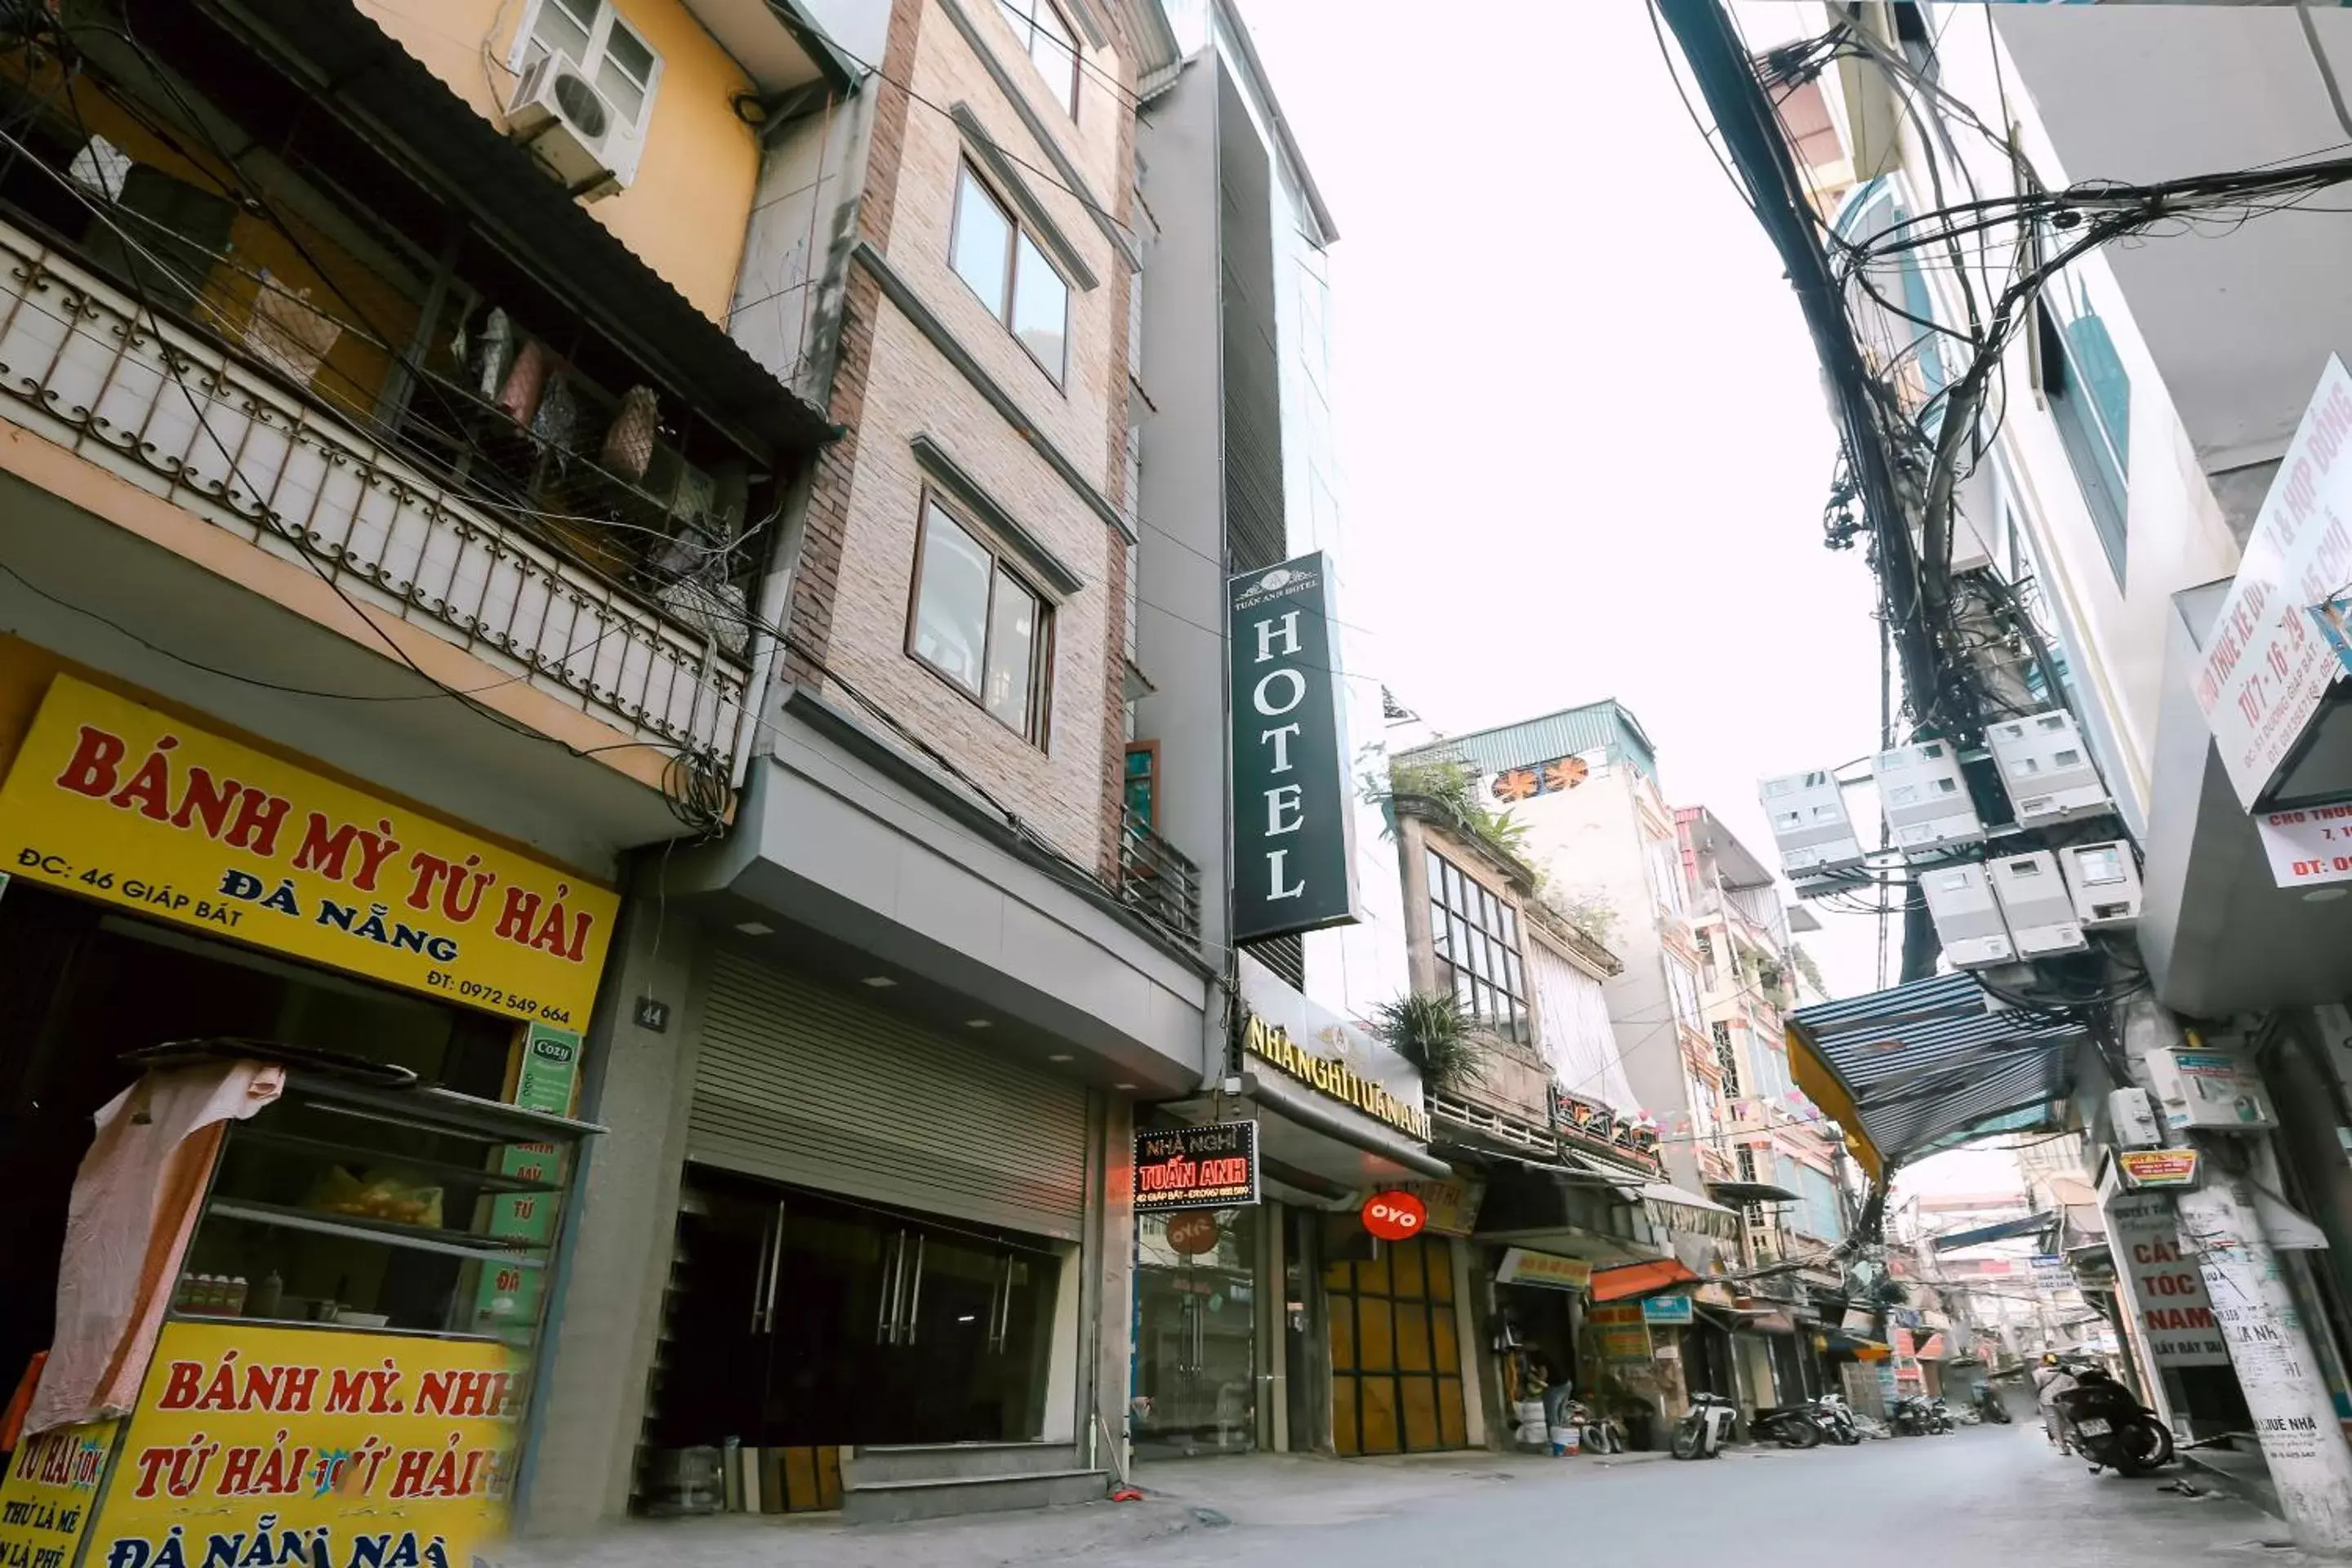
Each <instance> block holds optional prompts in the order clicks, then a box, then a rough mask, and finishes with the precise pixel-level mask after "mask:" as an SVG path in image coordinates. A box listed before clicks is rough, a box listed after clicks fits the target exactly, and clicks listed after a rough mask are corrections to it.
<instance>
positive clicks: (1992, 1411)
mask: <svg viewBox="0 0 2352 1568" xmlns="http://www.w3.org/2000/svg"><path fill="white" fill-rule="evenodd" d="M1976 1406H1977V1414H1978V1415H1980V1416H1982V1417H1984V1419H1986V1420H1987V1421H1990V1422H1991V1423H1992V1424H1993V1425H1994V1426H2008V1425H2009V1424H2010V1421H2011V1415H2010V1414H2009V1406H2008V1405H2006V1404H2004V1403H2002V1401H2001V1397H2000V1390H1999V1389H1997V1388H1995V1387H1993V1385H1992V1384H1990V1383H1980V1384H1977V1397H1976Z"/></svg>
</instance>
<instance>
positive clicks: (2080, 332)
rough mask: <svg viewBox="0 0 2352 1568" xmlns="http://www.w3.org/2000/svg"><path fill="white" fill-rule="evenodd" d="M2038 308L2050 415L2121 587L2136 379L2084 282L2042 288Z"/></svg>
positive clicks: (2036, 325) (2036, 321)
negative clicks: (2071, 286) (2071, 291)
mask: <svg viewBox="0 0 2352 1568" xmlns="http://www.w3.org/2000/svg"><path fill="white" fill-rule="evenodd" d="M2033 311H2034V328H2035V334H2036V336H2037V338H2038V339H2039V341H2040V343H2041V347H2042V394H2043V395H2044V396H2045V397H2047V398H2048V399H2049V403H2050V418H2051V421H2052V423H2053V424H2055V425H2056V426H2058V437H2059V441H2060V444H2061V445H2063V447H2065V448H2066V461H2067V463H2068V464H2069V465H2070V466H2071V467H2072V468H2074V481H2075V483H2076V484H2077V485H2078V486H2080V487H2081V489H2082V491H2083V504H2084V506H2085V507H2086V508H2087V509H2089V510H2090V513H2091V523H2092V526H2093V528H2094V529H2095V531H2097V533H2098V536H2099V545H2100V547H2101V548H2102V549H2104V550H2105V552H2106V554H2107V565H2108V567H2109V569H2110V570H2112V571H2113V572H2114V573H2115V574H2116V586H2117V587H2118V588H2120V587H2122V586H2123V584H2124V568H2125V563H2126V555H2127V554H2128V549H2127V545H2128V537H2127V535H2128V530H2129V523H2130V516H2131V512H2130V506H2131V380H2130V377H2129V376H2128V375H2127V374H2126V373H2125V370H2124V365H2123V361H2122V359H2121V358H2120V357H2118V356H2117V354H2116V345H2115V340H2114V338H2112V337H2110V336H2109V335H2108V332H2107V325H2106V323H2105V321H2101V320H2100V319H2099V313H2098V312H2097V311H2096V310H2092V309H2091V303H2090V299H2089V297H2088V296H2087V295H2085V294H2084V293H2083V292H2082V287H2081V285H2080V284H2079V283H2078V284H2076V285H2075V287H2074V295H2073V298H2071V299H2069V298H2068V297H2067V290H2066V289H2063V288H2059V289H2052V290H2049V291H2047V292H2045V293H2044V295H2043V296H2042V299H2041V300H2037V301H2036V302H2035V304H2034V307H2033Z"/></svg>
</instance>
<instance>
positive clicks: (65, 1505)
mask: <svg viewBox="0 0 2352 1568" xmlns="http://www.w3.org/2000/svg"><path fill="white" fill-rule="evenodd" d="M119 1430H121V1423H120V1422H117V1421H98V1422H93V1423H92V1424H90V1425H89V1426H60V1427H58V1429H57V1430H56V1431H54V1432H44V1433H42V1434H41V1435H40V1436H37V1437H27V1438H26V1439H25V1440H24V1441H23V1442H22V1443H21V1444H19V1445H17V1447H16V1452H15V1453H13V1454H11V1455H9V1456H8V1468H7V1469H6V1470H5V1472H0V1568H68V1564H70V1563H72V1562H73V1560H74V1552H75V1549H76V1548H77V1547H79V1545H80V1544H81V1540H82V1537H83V1536H84V1535H87V1534H88V1533H89V1521H90V1516H91V1514H92V1513H93V1512H94V1511H96V1509H97V1506H98V1493H99V1488H100V1486H101V1485H103V1484H104V1483H105V1480H106V1461H107V1459H108V1458H110V1457H111V1456H112V1454H113V1453H114V1437H115V1434H116V1433H117V1432H118V1431H119Z"/></svg>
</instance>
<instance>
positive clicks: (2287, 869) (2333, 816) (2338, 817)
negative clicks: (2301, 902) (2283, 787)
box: [2254, 802, 2352, 888]
mask: <svg viewBox="0 0 2352 1568" xmlns="http://www.w3.org/2000/svg"><path fill="white" fill-rule="evenodd" d="M2254 831H2255V832H2256V833H2257V834H2258V835H2260V836H2261V837H2262V841H2263V856H2264V857H2265V858H2267V859H2268V860H2269V861H2270V863H2271V880H2272V881H2273V882H2275V883H2277V884H2278V885H2279V886H2280V887H2282V888H2316V887H2319V886H2320V885H2322V884H2323V883H2326V882H2341V881H2345V880H2347V879H2352V805H2347V804H2343V803H2340V802H2339V803H2337V804H2336V805H2306V806H2302V807H2299V808H2296V809H2294V810H2290V811H2262V812H2256V813H2255V814H2254Z"/></svg>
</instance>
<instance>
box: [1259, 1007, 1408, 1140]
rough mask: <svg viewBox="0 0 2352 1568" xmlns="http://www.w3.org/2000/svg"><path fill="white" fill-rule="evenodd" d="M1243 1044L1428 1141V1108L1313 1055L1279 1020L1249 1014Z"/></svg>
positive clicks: (1369, 1113) (1338, 1063) (1335, 1096)
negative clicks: (1410, 1102) (1276, 1021)
mask: <svg viewBox="0 0 2352 1568" xmlns="http://www.w3.org/2000/svg"><path fill="white" fill-rule="evenodd" d="M1242 1047H1243V1048H1244V1050H1246V1051H1248V1052H1249V1053H1250V1055H1252V1056H1254V1057H1256V1058H1260V1059H1261V1060H1264V1061H1268V1062H1271V1063H1273V1064H1274V1065H1275V1066H1276V1067H1277V1068H1281V1069H1282V1070H1283V1071H1284V1072H1286V1073H1288V1074H1289V1075H1290V1076H1291V1077H1293V1078H1295V1079H1299V1080H1300V1081H1301V1082H1304V1083H1307V1084H1310V1085H1312V1086H1313V1087H1314V1089H1316V1091H1317V1092H1318V1093H1321V1094H1327V1095H1328V1096H1330V1097H1331V1098H1332V1099H1333V1100H1339V1101H1340V1102H1341V1103H1342V1104H1346V1105H1352V1106H1354V1107H1355V1108H1356V1109H1357V1110H1360V1111H1362V1112H1364V1114H1366V1115H1367V1116H1370V1117H1374V1118H1376V1119H1378V1120H1380V1121H1385V1122H1387V1123H1388V1124H1389V1125H1390V1126H1391V1127H1393V1128H1395V1129H1396V1130H1397V1131H1400V1132H1403V1133H1406V1134H1407V1135H1409V1136H1411V1137H1414V1138H1418V1139H1420V1140H1421V1141H1422V1142H1424V1143H1425V1142H1428V1141H1429V1113H1428V1112H1427V1111H1425V1110H1422V1108H1421V1107H1420V1106H1418V1105H1411V1104H1408V1103H1406V1102H1405V1101H1404V1100H1399V1099H1398V1098H1397V1097H1396V1096H1395V1095H1393V1094H1391V1093H1390V1092H1389V1091H1388V1090H1387V1089H1385V1088H1383V1087H1382V1086H1381V1085H1380V1084H1377V1083H1374V1082H1373V1081H1372V1080H1371V1079H1368V1078H1365V1077H1363V1076H1362V1075H1361V1074H1360V1073H1358V1072H1357V1071H1356V1069H1355V1068H1351V1067H1349V1065H1348V1064H1347V1063H1345V1062H1343V1061H1337V1060H1334V1059H1333V1058H1329V1057H1318V1056H1317V1055H1315V1054H1314V1053H1313V1052H1312V1051H1309V1050H1307V1049H1306V1048H1305V1047H1301V1046H1300V1045H1299V1044H1298V1042H1297V1041H1296V1040H1294V1039H1292V1038H1291V1037H1290V1031H1289V1030H1287V1029H1286V1028H1284V1027H1283V1026H1281V1025H1279V1024H1269V1023H1267V1022H1266V1021H1265V1019H1263V1018H1261V1017H1259V1016H1257V1015H1256V1014H1255V1013H1253V1014H1251V1015H1250V1019H1249V1023H1248V1025H1247V1026H1246V1027H1244V1029H1243V1031H1242Z"/></svg>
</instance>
